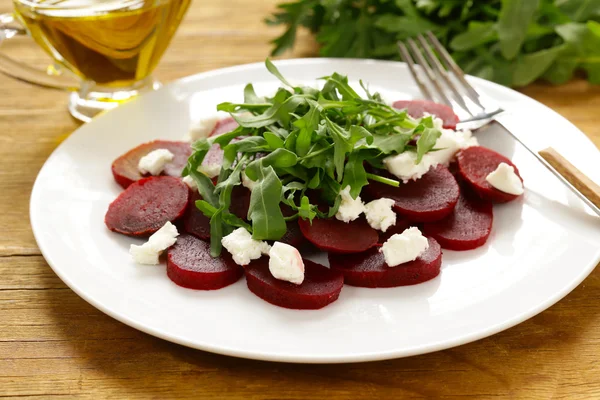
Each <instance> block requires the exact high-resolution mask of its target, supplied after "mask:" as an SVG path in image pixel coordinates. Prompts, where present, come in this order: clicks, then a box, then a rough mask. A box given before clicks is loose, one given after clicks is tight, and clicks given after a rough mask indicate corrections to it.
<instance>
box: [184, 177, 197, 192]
mask: <svg viewBox="0 0 600 400" xmlns="http://www.w3.org/2000/svg"><path fill="white" fill-rule="evenodd" d="M182 180H183V183H185V184H186V185H188V187H189V188H190V189H192V190H196V189H198V185H196V181H195V180H194V178H192V176H191V175H187V176H184V177H183V179H182Z"/></svg>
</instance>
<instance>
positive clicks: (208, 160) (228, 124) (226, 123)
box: [202, 117, 239, 168]
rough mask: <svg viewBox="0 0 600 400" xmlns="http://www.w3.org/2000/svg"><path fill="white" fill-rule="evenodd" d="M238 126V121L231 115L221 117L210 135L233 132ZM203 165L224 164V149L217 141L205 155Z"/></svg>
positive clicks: (206, 166) (208, 166)
mask: <svg viewBox="0 0 600 400" xmlns="http://www.w3.org/2000/svg"><path fill="white" fill-rule="evenodd" d="M238 126H239V125H238V123H237V122H236V121H235V120H234V119H233V118H231V117H229V118H225V119H221V120H219V121H217V124H216V125H215V127H214V128H213V130H212V132H211V133H210V135H209V136H219V135H222V134H224V133H228V132H231V131H232V130H234V129H235V128H237V127H238ZM235 140H236V139H233V141H235ZM202 165H203V166H204V167H205V168H210V166H212V165H219V166H220V165H223V150H222V149H221V146H220V145H218V144H216V143H215V144H213V145H212V146H211V148H210V149H209V150H208V152H207V153H206V155H205V156H204V160H202Z"/></svg>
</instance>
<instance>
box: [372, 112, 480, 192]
mask: <svg viewBox="0 0 600 400" xmlns="http://www.w3.org/2000/svg"><path fill="white" fill-rule="evenodd" d="M438 120H439V118H435V119H434V125H435V126H436V127H437V126H438V125H439V121H441V120H439V121H438ZM440 132H441V135H440V137H439V138H438V139H437V140H436V142H435V146H434V147H433V150H432V151H430V152H429V153H427V154H425V155H423V158H422V159H421V162H420V163H418V164H416V161H417V153H416V152H415V151H412V150H408V151H405V152H403V153H400V154H396V155H393V156H389V157H386V158H384V159H383V164H384V165H385V167H386V169H387V170H388V171H389V172H390V173H391V174H393V175H395V176H396V177H397V178H399V179H401V180H402V181H403V182H404V183H407V182H408V181H410V180H417V179H420V178H421V177H422V176H423V175H425V174H426V173H427V172H428V171H429V169H430V168H431V167H435V166H436V165H439V164H442V165H445V166H448V165H450V161H452V159H453V158H454V156H455V155H456V153H457V152H458V151H459V150H461V149H466V148H467V147H471V146H478V145H479V144H478V142H477V139H476V138H474V137H473V135H472V133H471V131H469V130H465V131H453V130H451V129H441V130H440Z"/></svg>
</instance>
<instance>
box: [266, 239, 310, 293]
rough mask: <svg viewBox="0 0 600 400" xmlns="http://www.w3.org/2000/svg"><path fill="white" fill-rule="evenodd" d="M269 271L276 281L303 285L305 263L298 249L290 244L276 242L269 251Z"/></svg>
mask: <svg viewBox="0 0 600 400" xmlns="http://www.w3.org/2000/svg"><path fill="white" fill-rule="evenodd" d="M269 271H271V274H272V275H273V277H275V278H276V279H279V280H282V281H287V282H291V283H295V284H296V285H300V284H302V282H303V281H304V261H302V256H301V255H300V252H299V251H298V249H296V248H295V247H293V246H290V245H289V244H285V243H281V242H275V243H274V244H273V246H271V250H270V251H269Z"/></svg>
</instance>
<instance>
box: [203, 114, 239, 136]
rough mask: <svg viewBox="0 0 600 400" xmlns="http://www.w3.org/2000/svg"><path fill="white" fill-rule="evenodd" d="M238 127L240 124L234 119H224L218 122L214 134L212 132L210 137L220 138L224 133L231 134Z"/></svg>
mask: <svg viewBox="0 0 600 400" xmlns="http://www.w3.org/2000/svg"><path fill="white" fill-rule="evenodd" d="M238 126H239V124H238V123H237V121H236V120H235V119H233V118H232V117H227V118H223V119H220V120H218V121H217V123H216V124H215V127H214V128H213V130H212V132H210V135H208V136H219V135H222V134H223V133H227V132H231V131H232V130H234V129H235V128H237V127H238Z"/></svg>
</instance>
